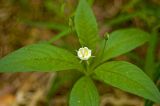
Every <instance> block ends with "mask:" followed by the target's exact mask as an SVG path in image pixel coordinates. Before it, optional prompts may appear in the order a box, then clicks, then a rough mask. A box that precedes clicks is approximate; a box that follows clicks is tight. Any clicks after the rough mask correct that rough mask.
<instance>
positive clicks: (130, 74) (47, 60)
mask: <svg viewBox="0 0 160 106" xmlns="http://www.w3.org/2000/svg"><path fill="white" fill-rule="evenodd" d="M138 1H139V0H136V2H134V1H132V2H131V4H130V5H131V6H133V7H134V5H135V4H137V2H138ZM89 2H90V3H93V2H94V0H89ZM48 3H49V4H50V3H51V0H48ZM48 3H47V6H48V7H49V8H51V9H52V5H51V6H50V5H48ZM62 7H63V6H62ZM49 8H48V9H49ZM63 9H64V8H63ZM137 14H138V13H137ZM137 14H134V15H129V16H126V18H125V20H128V19H131V18H133V17H135V16H137ZM138 16H139V14H138ZM122 17H123V16H122ZM122 17H119V19H117V20H116V21H115V22H114V21H113V22H111V24H112V23H113V25H114V24H119V23H121V22H122V21H125V20H123V18H122ZM27 23H28V24H29V25H33V26H41V27H47V28H50V29H56V30H59V31H61V33H59V34H58V35H57V36H56V37H53V38H52V39H51V40H49V43H52V42H54V41H56V40H57V39H59V38H61V37H63V36H65V35H67V34H69V33H70V30H69V28H68V27H66V26H65V25H61V24H50V23H43V22H42V23H41V22H38V23H34V22H33V23H32V22H27ZM74 24H75V30H76V32H77V34H78V38H79V41H80V43H81V46H86V47H88V48H89V49H91V50H92V51H95V50H97V51H96V52H97V54H98V56H97V57H96V59H97V60H98V61H94V62H95V64H96V65H97V66H96V65H95V64H94V62H93V64H90V63H92V61H93V60H94V58H92V59H91V60H89V61H88V60H87V61H86V60H84V61H85V62H84V61H82V62H80V60H78V58H77V57H76V56H75V55H73V54H72V53H70V52H69V51H67V50H65V49H62V48H58V47H55V46H53V45H51V44H49V43H46V42H45V43H38V44H33V45H29V46H26V47H24V48H21V49H19V50H17V51H15V52H13V53H11V54H9V55H7V56H5V57H3V58H2V59H1V60H0V72H29V71H43V72H46V71H47V72H51V71H61V70H78V71H80V72H82V73H83V75H82V74H79V75H80V76H82V77H81V78H80V79H79V80H78V81H77V82H76V83H75V84H74V86H73V88H72V91H71V94H70V99H69V105H70V106H99V95H98V92H97V89H96V87H95V85H94V83H93V80H92V75H95V76H96V77H95V78H96V79H98V80H100V81H103V82H105V83H107V84H109V85H112V86H114V87H117V88H120V89H122V90H124V91H126V92H130V93H132V94H135V95H138V96H141V97H144V98H146V99H149V100H152V101H154V102H156V103H160V93H159V91H158V89H157V87H156V86H155V84H154V83H153V82H152V80H151V79H150V78H149V77H148V76H147V75H146V74H145V73H144V72H143V71H142V70H141V69H140V68H138V67H137V66H135V65H133V64H131V63H128V62H124V61H111V62H106V61H107V60H109V59H111V58H114V57H116V56H120V55H122V54H124V53H127V52H129V51H131V50H133V49H135V48H136V47H138V46H140V45H142V44H144V43H145V42H146V41H148V38H149V34H148V33H147V32H145V31H142V30H140V29H136V28H127V29H120V30H116V31H114V32H112V33H111V34H110V37H109V38H107V39H105V42H100V38H99V36H98V28H97V23H96V19H95V16H94V14H93V12H92V10H91V8H90V6H89V4H88V3H87V1H86V0H80V2H79V5H78V7H77V10H76V13H75V17H74V23H71V27H73V28H72V29H74ZM155 39H156V38H154V37H153V38H152V40H153V41H151V42H150V46H149V50H148V51H149V52H148V56H152V57H154V56H153V51H154V50H155V48H152V47H155V45H156V42H157V41H155ZM101 41H104V40H101ZM98 43H99V45H100V46H99V47H102V48H100V50H98V49H97V48H96V46H97V44H98ZM86 51H87V50H86ZM86 51H85V53H88V52H86ZM98 52H99V53H98ZM75 53H76V52H75ZM92 53H93V52H92ZM94 53H95V52H94ZM97 54H95V56H96V55H97ZM99 55H100V56H99ZM92 56H93V54H92ZM132 56H133V55H132ZM134 57H135V56H134ZM135 58H136V59H137V57H135ZM96 59H95V60H96ZM138 59H139V58H138ZM82 60H83V59H82ZM150 60H151V61H150ZM146 61H147V62H146V64H147V65H148V66H147V67H149V65H150V64H151V63H152V62H154V59H150V58H148V59H146ZM105 62H106V63H105ZM153 64H154V63H152V65H153ZM93 67H94V68H93ZM151 68H152V67H151ZM159 69H160V68H159V66H158V68H157V70H156V72H157V73H158V72H159ZM65 72H66V71H65ZM65 75H67V74H65ZM70 75H71V74H70ZM158 75H159V74H158ZM80 76H79V77H80ZM68 77H69V76H67V77H63V79H62V80H60V79H59V77H58V78H57V82H56V83H55V85H54V84H53V85H52V86H51V90H50V93H51V94H54V93H55V90H56V89H57V88H58V87H59V85H61V84H62V83H63V82H64V80H65V78H68ZM79 77H78V78H79ZM48 98H49V99H50V98H51V95H49V94H48Z"/></svg>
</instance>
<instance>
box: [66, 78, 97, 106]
mask: <svg viewBox="0 0 160 106" xmlns="http://www.w3.org/2000/svg"><path fill="white" fill-rule="evenodd" d="M69 104H70V105H69V106H99V95H98V92H97V89H96V87H95V85H94V83H93V82H92V80H91V79H90V78H88V77H82V78H81V79H80V80H78V81H77V83H76V84H75V85H74V87H73V89H72V91H71V94H70V100H69Z"/></svg>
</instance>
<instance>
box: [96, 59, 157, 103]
mask: <svg viewBox="0 0 160 106" xmlns="http://www.w3.org/2000/svg"><path fill="white" fill-rule="evenodd" d="M95 74H96V78H97V79H99V80H101V81H104V82H105V83H107V84H110V85H112V86H114V87H117V88H120V89H122V90H124V91H126V92H130V93H132V94H135V95H138V96H141V97H144V98H146V99H150V100H152V101H154V102H157V103H160V93H159V91H158V89H157V88H156V86H155V85H154V83H153V82H152V80H151V79H150V78H149V77H148V76H147V75H146V74H145V73H144V72H143V71H142V70H141V69H139V68H138V67H137V66H135V65H133V64H131V63H128V62H124V61H112V62H108V63H105V64H102V65H101V66H99V67H98V68H97V69H96V70H95Z"/></svg>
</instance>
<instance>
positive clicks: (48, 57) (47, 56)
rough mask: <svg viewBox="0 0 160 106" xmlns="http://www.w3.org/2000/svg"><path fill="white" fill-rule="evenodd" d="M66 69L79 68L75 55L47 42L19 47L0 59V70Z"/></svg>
mask: <svg viewBox="0 0 160 106" xmlns="http://www.w3.org/2000/svg"><path fill="white" fill-rule="evenodd" d="M67 69H79V70H81V65H80V63H79V61H78V59H77V58H76V56H74V55H73V54H71V53H70V52H68V51H67V50H64V49H61V48H58V47H55V46H52V45H50V44H48V43H39V44H33V45H30V46H27V47H24V48H21V49H19V50H17V51H15V52H13V53H11V54H9V55H7V56H6V57H4V58H2V59H1V60H0V72H26V71H44V72H45V71H60V70H67Z"/></svg>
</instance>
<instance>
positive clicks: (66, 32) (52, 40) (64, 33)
mask: <svg viewBox="0 0 160 106" xmlns="http://www.w3.org/2000/svg"><path fill="white" fill-rule="evenodd" d="M69 33H71V31H70V30H69V29H66V30H64V31H63V32H61V33H59V34H58V35H56V36H54V37H53V38H51V39H50V40H49V43H53V42H55V41H56V40H58V39H60V38H61V37H64V36H66V35H68V34H69Z"/></svg>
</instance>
